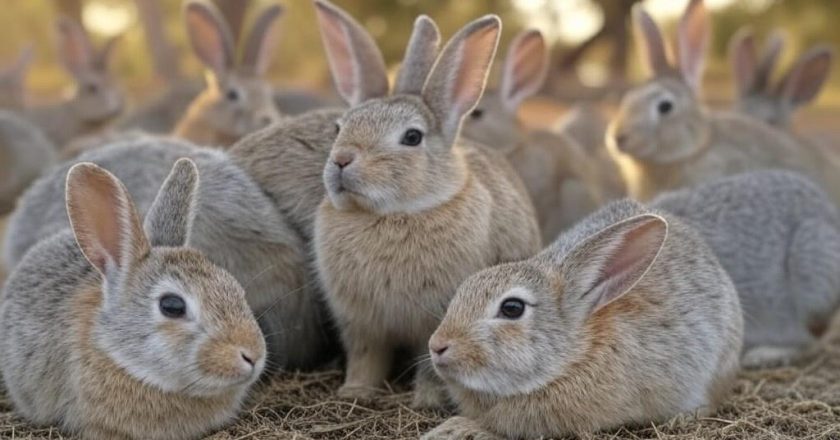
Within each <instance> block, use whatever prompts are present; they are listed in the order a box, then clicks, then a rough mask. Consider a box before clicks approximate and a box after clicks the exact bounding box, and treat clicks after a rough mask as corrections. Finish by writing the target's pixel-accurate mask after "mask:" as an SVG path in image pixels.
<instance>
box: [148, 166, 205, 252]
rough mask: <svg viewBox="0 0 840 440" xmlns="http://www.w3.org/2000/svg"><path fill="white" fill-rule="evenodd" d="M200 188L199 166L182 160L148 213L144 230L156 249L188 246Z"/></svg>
mask: <svg viewBox="0 0 840 440" xmlns="http://www.w3.org/2000/svg"><path fill="white" fill-rule="evenodd" d="M198 187H199V178H198V167H197V166H196V165H195V162H193V161H192V160H190V159H187V158H181V159H178V161H177V162H175V165H174V166H173V167H172V171H170V172H169V176H167V177H166V180H165V181H164V182H163V185H162V186H161V187H160V190H159V191H158V194H157V197H155V201H154V202H153V203H152V206H151V207H150V208H149V212H148V213H146V221H145V222H144V224H143V228H144V229H145V230H146V235H147V236H148V237H149V242H150V244H151V245H152V246H167V247H182V246H186V244H187V242H188V240H189V235H190V228H191V226H192V222H193V219H194V218H195V211H196V204H197V202H198Z"/></svg>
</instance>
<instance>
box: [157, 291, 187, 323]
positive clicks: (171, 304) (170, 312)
mask: <svg viewBox="0 0 840 440" xmlns="http://www.w3.org/2000/svg"><path fill="white" fill-rule="evenodd" d="M158 306H159V307H160V313H163V316H166V317H167V318H181V317H183V316H184V315H186V314H187V303H186V302H184V298H181V297H180V296H178V295H176V294H174V293H167V294H165V295H163V296H161V297H160V301H159V303H158Z"/></svg>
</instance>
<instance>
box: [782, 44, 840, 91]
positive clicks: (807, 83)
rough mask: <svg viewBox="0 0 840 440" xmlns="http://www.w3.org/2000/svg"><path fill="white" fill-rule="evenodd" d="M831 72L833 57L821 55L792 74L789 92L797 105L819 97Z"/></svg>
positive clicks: (826, 54)
mask: <svg viewBox="0 0 840 440" xmlns="http://www.w3.org/2000/svg"><path fill="white" fill-rule="evenodd" d="M830 70H831V55H830V54H829V53H828V52H824V53H821V54H819V55H817V56H815V57H813V58H811V59H809V60H807V61H805V62H804V63H803V64H802V65H800V66H798V67H797V70H796V72H794V73H793V74H792V78H791V79H792V81H791V82H792V87H791V90H790V91H789V96H790V98H791V100H792V101H793V102H795V103H805V102H808V101H810V100H812V99H814V98H816V97H817V95H818V94H819V92H820V89H822V86H823V83H824V82H825V80H826V78H827V77H828V74H829V71H830Z"/></svg>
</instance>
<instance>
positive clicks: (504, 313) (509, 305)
mask: <svg viewBox="0 0 840 440" xmlns="http://www.w3.org/2000/svg"><path fill="white" fill-rule="evenodd" d="M523 313H525V301H522V300H521V299H519V298H510V299H506V300H504V301H503V302H502V305H501V306H500V307H499V317H500V318H505V319H519V318H521V317H522V314H523Z"/></svg>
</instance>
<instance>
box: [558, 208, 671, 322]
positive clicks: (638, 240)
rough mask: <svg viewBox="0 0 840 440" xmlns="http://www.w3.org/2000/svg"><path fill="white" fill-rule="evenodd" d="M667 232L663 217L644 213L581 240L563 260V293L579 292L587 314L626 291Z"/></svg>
mask: <svg viewBox="0 0 840 440" xmlns="http://www.w3.org/2000/svg"><path fill="white" fill-rule="evenodd" d="M667 235H668V223H667V222H666V221H665V219H664V218H662V217H659V216H657V215H652V214H644V215H639V216H636V217H632V218H629V219H627V220H624V221H621V222H619V223H616V224H614V225H612V226H609V227H607V228H605V229H603V230H601V231H600V232H598V233H596V234H595V235H593V236H591V237H589V238H587V239H585V240H584V241H583V242H582V243H581V244H579V245H578V246H576V247H575V248H574V249H573V250H572V251H571V252H570V253H569V254H568V257H566V258H565V259H564V261H563V263H562V264H563V273H564V274H565V276H566V279H567V280H568V281H569V284H568V288H567V292H573V293H572V294H574V295H581V297H582V298H583V300H584V301H585V302H586V303H587V304H588V305H589V306H590V310H591V313H594V312H595V311H597V310H599V309H600V308H602V307H604V306H605V305H607V304H609V303H611V302H612V301H615V300H616V299H618V298H620V297H621V296H622V295H624V294H625V293H627V292H629V291H630V290H631V289H632V288H633V287H634V286H635V285H636V283H638V281H639V280H640V279H641V278H642V277H643V276H644V275H645V274H646V273H647V271H648V269H650V267H651V266H652V265H653V262H654V261H655V260H656V257H657V256H658V255H659V251H660V250H661V249H662V247H663V246H664V244H665V238H666V237H667Z"/></svg>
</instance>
